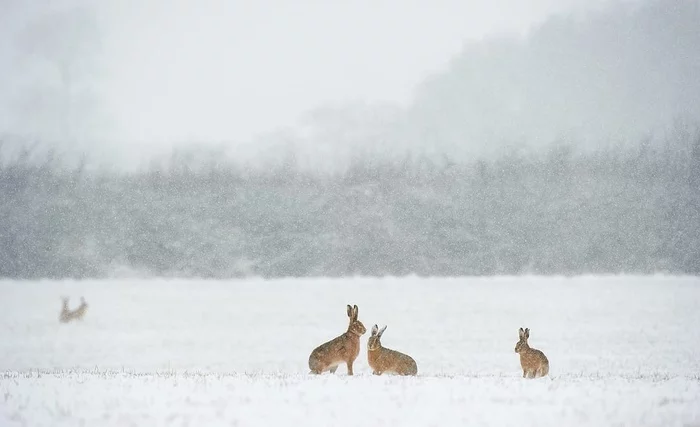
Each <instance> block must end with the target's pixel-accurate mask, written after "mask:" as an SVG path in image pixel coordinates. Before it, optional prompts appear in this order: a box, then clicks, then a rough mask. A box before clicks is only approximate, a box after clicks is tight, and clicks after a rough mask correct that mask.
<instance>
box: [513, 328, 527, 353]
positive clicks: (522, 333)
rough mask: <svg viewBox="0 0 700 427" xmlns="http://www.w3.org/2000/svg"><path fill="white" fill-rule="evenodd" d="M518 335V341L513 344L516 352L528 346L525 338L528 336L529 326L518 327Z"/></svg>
mask: <svg viewBox="0 0 700 427" xmlns="http://www.w3.org/2000/svg"><path fill="white" fill-rule="evenodd" d="M518 335H519V337H520V339H519V340H518V343H517V344H515V352H516V353H520V352H521V351H523V350H524V349H526V348H528V345H527V339H528V338H530V328H525V329H523V328H520V330H519V331H518Z"/></svg>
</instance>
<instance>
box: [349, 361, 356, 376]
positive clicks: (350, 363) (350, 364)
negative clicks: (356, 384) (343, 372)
mask: <svg viewBox="0 0 700 427" xmlns="http://www.w3.org/2000/svg"><path fill="white" fill-rule="evenodd" d="M354 362H355V359H350V360H348V375H352V374H353V373H352V364H353V363H354Z"/></svg>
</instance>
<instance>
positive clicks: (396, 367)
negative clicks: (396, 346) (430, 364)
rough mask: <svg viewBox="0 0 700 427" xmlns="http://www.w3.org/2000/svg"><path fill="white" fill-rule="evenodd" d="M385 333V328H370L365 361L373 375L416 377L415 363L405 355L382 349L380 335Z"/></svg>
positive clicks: (416, 368)
mask: <svg viewBox="0 0 700 427" xmlns="http://www.w3.org/2000/svg"><path fill="white" fill-rule="evenodd" d="M384 331H386V326H384V327H383V328H382V329H379V328H378V327H377V325H374V326H373V327H372V335H371V336H370V337H369V340H368V341H367V361H368V362H369V366H370V368H372V373H373V374H374V375H381V374H383V373H384V372H386V373H388V374H397V375H416V374H417V373H418V366H417V365H416V361H415V360H413V358H412V357H411V356H409V355H407V354H403V353H400V352H398V351H396V350H391V349H388V348H385V347H382V343H381V341H380V340H381V338H382V334H383V333H384Z"/></svg>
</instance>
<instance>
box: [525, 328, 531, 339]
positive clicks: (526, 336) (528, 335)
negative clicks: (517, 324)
mask: <svg viewBox="0 0 700 427" xmlns="http://www.w3.org/2000/svg"><path fill="white" fill-rule="evenodd" d="M525 338H530V328H525Z"/></svg>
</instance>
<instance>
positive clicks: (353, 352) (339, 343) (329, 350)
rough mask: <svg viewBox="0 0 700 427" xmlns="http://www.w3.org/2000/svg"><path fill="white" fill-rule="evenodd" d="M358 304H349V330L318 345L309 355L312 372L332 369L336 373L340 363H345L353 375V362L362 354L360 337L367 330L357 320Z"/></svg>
mask: <svg viewBox="0 0 700 427" xmlns="http://www.w3.org/2000/svg"><path fill="white" fill-rule="evenodd" d="M357 315H358V308H357V306H356V305H355V306H353V307H350V305H348V317H349V318H350V324H349V325H348V330H347V331H346V332H345V333H344V334H342V335H340V336H337V337H335V338H333V339H332V340H330V341H328V342H326V343H323V344H321V345H320V346H318V347H316V348H315V349H314V350H313V351H312V352H311V355H310V356H309V369H311V372H310V373H312V374H321V373H323V372H325V371H330V373H331V374H334V373H335V371H336V369H338V365H340V364H341V363H345V364H346V365H347V367H348V375H352V374H353V373H352V364H353V363H354V362H355V359H357V356H358V355H359V354H360V337H361V336H362V335H364V333H365V332H367V329H365V325H363V324H362V322H360V321H359V320H357Z"/></svg>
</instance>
